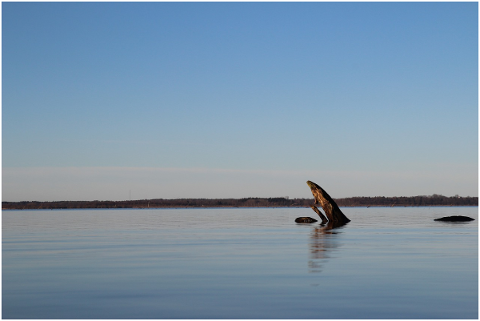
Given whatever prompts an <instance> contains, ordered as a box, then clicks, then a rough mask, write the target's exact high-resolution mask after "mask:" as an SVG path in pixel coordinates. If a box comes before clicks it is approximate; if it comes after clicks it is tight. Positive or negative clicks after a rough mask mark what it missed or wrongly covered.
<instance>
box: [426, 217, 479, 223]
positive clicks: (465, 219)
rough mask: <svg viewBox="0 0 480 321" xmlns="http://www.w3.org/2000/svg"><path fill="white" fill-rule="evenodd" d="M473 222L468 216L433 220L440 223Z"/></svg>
mask: <svg viewBox="0 0 480 321" xmlns="http://www.w3.org/2000/svg"><path fill="white" fill-rule="evenodd" d="M474 220H475V219H474V218H471V217H468V216H462V215H454V216H445V217H442V218H436V219H434V221H440V222H469V221H474Z"/></svg>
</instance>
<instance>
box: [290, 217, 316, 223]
mask: <svg viewBox="0 0 480 321" xmlns="http://www.w3.org/2000/svg"><path fill="white" fill-rule="evenodd" d="M295 222H297V223H315V222H318V221H317V220H316V219H314V218H311V217H304V216H302V217H297V218H296V219H295Z"/></svg>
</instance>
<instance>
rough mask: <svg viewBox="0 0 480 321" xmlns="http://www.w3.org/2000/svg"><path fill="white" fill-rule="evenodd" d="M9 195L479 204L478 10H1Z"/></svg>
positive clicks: (413, 6)
mask: <svg viewBox="0 0 480 321" xmlns="http://www.w3.org/2000/svg"><path fill="white" fill-rule="evenodd" d="M2 68H3V69H2V175H3V179H2V197H3V200H4V201H21V200H26V201H33V200H38V201H60V200H95V199H98V200H126V199H130V198H131V199H145V198H197V197H200V198H229V197H233V198H241V197H276V196H289V197H290V198H293V197H301V198H307V197H311V193H310V189H309V188H308V186H307V184H306V183H305V182H306V181H307V180H312V181H314V182H316V183H317V184H319V185H320V186H322V187H323V188H324V189H325V190H327V192H329V194H330V195H331V196H332V197H334V198H338V197H350V196H414V195H431V194H434V193H435V194H442V195H446V196H453V195H456V194H458V195H460V196H477V194H478V4H477V3H476V2H467V3H444V2H440V3H415V2H405V3H375V2H373V3H310V2H309V3H250V2H247V3H150V2H147V3H108V2H107V3H55V2H54V3H22V2H20V3H14V2H4V3H2Z"/></svg>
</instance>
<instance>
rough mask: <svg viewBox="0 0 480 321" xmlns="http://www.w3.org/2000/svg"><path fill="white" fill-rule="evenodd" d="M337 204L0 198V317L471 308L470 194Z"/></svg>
mask: <svg viewBox="0 0 480 321" xmlns="http://www.w3.org/2000/svg"><path fill="white" fill-rule="evenodd" d="M342 210H343V212H344V213H345V214H346V215H347V216H348V217H349V218H350V219H351V220H352V221H351V222H350V223H348V224H347V225H345V226H343V227H341V228H338V229H334V230H326V229H324V228H323V227H322V226H320V225H319V224H318V223H316V224H296V223H294V219H295V218H296V217H299V216H311V217H315V215H316V214H315V213H314V212H313V211H311V210H310V209H308V208H293V209H292V208H276V209H265V208H250V209H152V210H134V209H132V210H53V211H50V210H37V211H3V212H2V216H3V217H2V223H3V227H2V231H3V237H2V244H3V249H2V255H3V267H2V269H3V298H2V300H3V302H2V303H3V315H2V317H3V318H28V319H33V318H48V319H52V318H61V319H68V318H82V319H88V318H95V319H101V318H115V319H119V318H135V319H146V318H155V319H161V318H168V319H173V318H183V319H195V318H207V319H215V318H222V319H231V318H255V319H260V318H274V319H285V318H295V319H301V318H314V319H322V318H325V319H335V318H341V319H352V318H353V319H355V318H368V319H376V318H381V319H386V318H400V319H407V318H415V319H422V318H433V319H441V318H449V319H463V318H473V319H477V318H478V233H477V232H478V213H477V211H478V208H477V207H431V208H419V207H406V208H376V207H370V208H342ZM449 215H466V216H470V217H473V218H475V219H477V220H475V221H473V222H466V223H444V222H435V221H433V219H434V218H438V217H442V216H449Z"/></svg>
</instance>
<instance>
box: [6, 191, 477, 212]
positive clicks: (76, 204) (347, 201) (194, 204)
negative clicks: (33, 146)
mask: <svg viewBox="0 0 480 321" xmlns="http://www.w3.org/2000/svg"><path fill="white" fill-rule="evenodd" d="M313 202H314V200H313V198H293V199H289V198H286V197H273V198H258V197H249V198H240V199H237V198H221V199H208V198H182V199H161V198H159V199H149V200H147V199H144V200H131V201H99V200H95V201H58V202H36V201H33V202H2V209H20V210H21V209H68V208H72V209H75V208H77V209H80V208H200V207H309V206H310V205H311V204H313ZM335 202H336V203H337V204H338V206H340V207H368V206H478V197H459V196H453V197H447V196H443V195H437V194H433V195H431V196H412V197H405V196H402V197H385V196H376V197H349V198H338V199H335Z"/></svg>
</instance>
